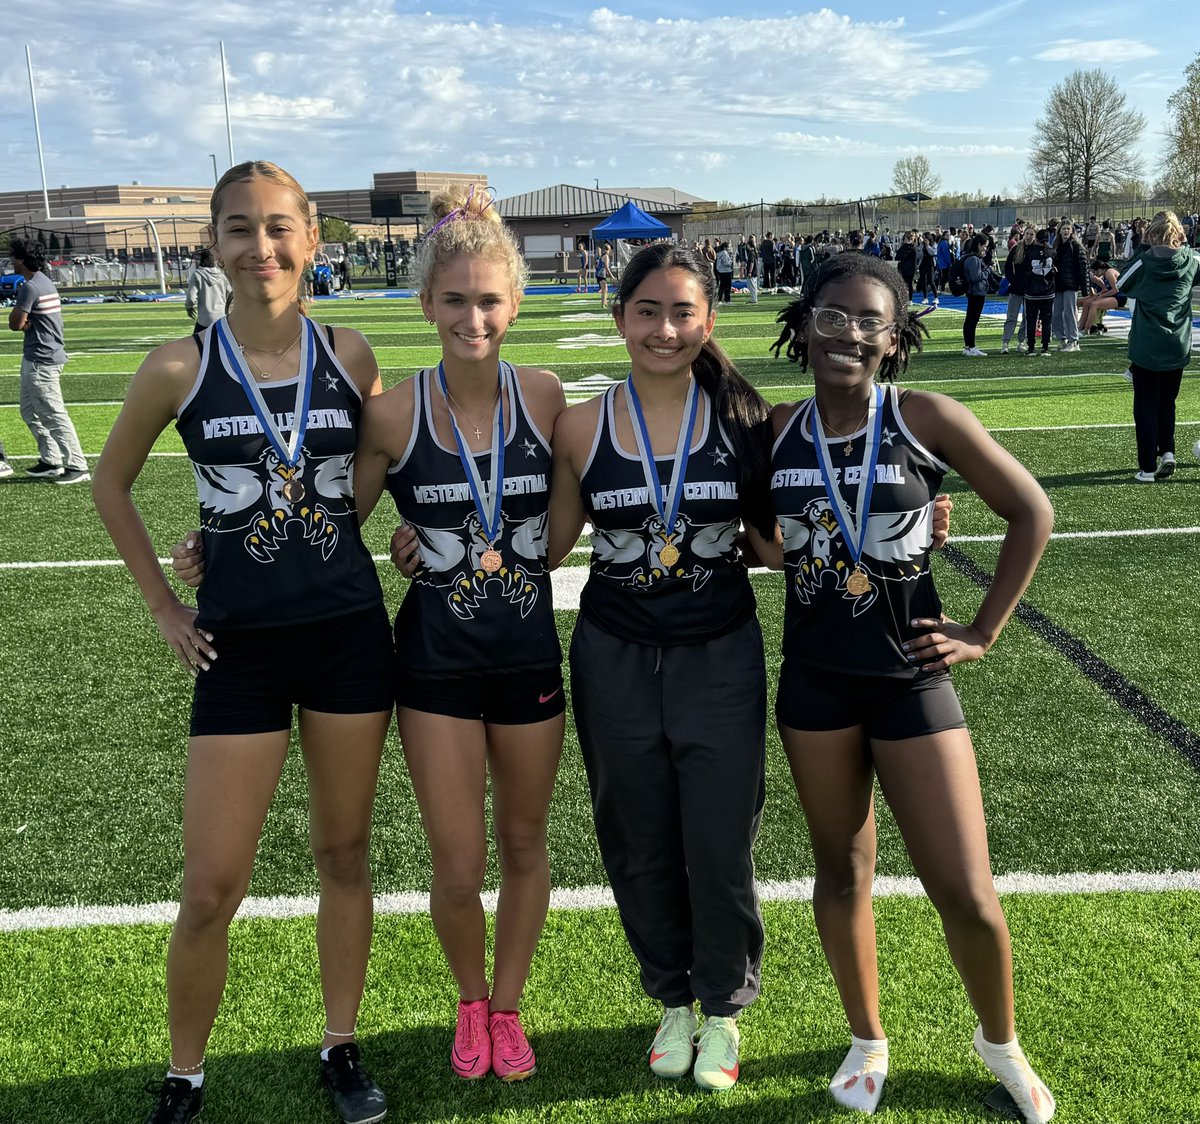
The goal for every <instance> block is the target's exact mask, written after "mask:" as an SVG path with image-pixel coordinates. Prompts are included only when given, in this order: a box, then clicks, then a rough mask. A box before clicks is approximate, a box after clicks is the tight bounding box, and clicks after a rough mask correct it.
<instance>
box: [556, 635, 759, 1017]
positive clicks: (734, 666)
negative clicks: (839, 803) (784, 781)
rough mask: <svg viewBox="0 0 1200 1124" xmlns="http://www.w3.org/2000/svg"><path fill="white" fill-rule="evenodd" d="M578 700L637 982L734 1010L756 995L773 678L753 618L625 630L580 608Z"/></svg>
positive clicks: (651, 991)
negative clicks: (678, 628) (640, 639)
mask: <svg viewBox="0 0 1200 1124" xmlns="http://www.w3.org/2000/svg"><path fill="white" fill-rule="evenodd" d="M570 661H571V702H572V706H573V707H574V710H575V725H576V729H577V730H578V733H579V744H580V746H581V748H582V750H583V760H584V764H585V766H586V767H587V775H588V784H589V786H590V787H591V792H592V811H593V813H594V815H595V821H596V840H597V842H598V843H599V845H600V854H601V857H602V858H603V859H604V867H605V870H606V871H607V872H608V879H609V882H610V884H611V885H612V889H613V896H614V897H615V898H616V902H617V908H618V910H619V911H620V914H621V922H622V924H623V925H624V926H625V935H626V937H627V938H628V939H629V947H630V948H631V949H632V950H633V954H634V956H636V957H637V960H638V963H639V964H640V965H641V979H642V987H643V988H644V989H645V991H646V994H647V995H649V996H650V997H651V998H652V999H657V1000H658V1001H659V1002H661V1003H662V1004H664V1006H667V1007H683V1006H688V1005H690V1004H691V1003H692V1002H693V1000H697V999H698V1000H699V1001H700V1009H701V1011H702V1012H703V1013H704V1014H705V1015H730V1016H732V1015H737V1014H738V1013H739V1012H740V1011H741V1010H742V1009H743V1008H745V1007H747V1006H749V1004H750V1003H751V1002H753V1000H754V998H755V997H756V996H757V995H758V990H759V973H760V968H761V964H762V952H763V921H762V912H761V910H760V909H759V905H758V894H757V892H756V890H755V888H754V862H753V858H752V856H751V849H752V847H753V844H754V837H755V834H756V833H757V832H758V824H759V820H760V818H761V816H762V808H763V800H764V797H765V768H766V766H765V748H766V716H767V680H766V669H765V666H764V662H763V649H762V632H761V630H760V629H759V627H758V621H757V619H756V618H751V619H750V620H749V621H747V622H746V623H745V624H744V625H742V626H741V627H740V628H739V629H737V630H736V631H735V632H732V633H730V634H729V635H727V636H722V637H718V638H717V639H715V640H710V641H707V642H705V643H700V644H689V645H682V646H679V647H673V648H653V647H649V646H647V645H643V644H632V643H629V642H628V641H625V640H621V639H619V638H617V637H615V636H613V635H611V634H610V633H608V632H605V631H604V630H603V629H601V628H599V627H598V626H597V625H595V624H594V623H592V621H591V620H589V619H588V618H587V617H586V616H584V615H583V614H582V613H581V614H580V616H579V620H578V622H577V623H576V625H575V635H574V637H573V638H572V640H571V655H570Z"/></svg>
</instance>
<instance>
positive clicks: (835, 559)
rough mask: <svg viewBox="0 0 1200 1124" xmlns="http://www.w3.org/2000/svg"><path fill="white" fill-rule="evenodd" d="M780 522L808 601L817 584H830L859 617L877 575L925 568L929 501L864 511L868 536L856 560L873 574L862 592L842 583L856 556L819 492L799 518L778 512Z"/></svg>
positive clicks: (904, 575)
mask: <svg viewBox="0 0 1200 1124" xmlns="http://www.w3.org/2000/svg"><path fill="white" fill-rule="evenodd" d="M779 526H780V528H781V529H782V531H783V549H784V551H785V553H786V554H789V555H791V554H794V553H797V552H798V553H799V558H797V559H796V561H795V562H791V561H789V563H788V568H789V569H793V570H794V573H793V574H792V577H791V581H792V584H793V585H794V586H795V589H796V594H797V596H799V598H800V604H802V605H808V604H810V603H811V601H812V599H813V597H814V595H815V594H816V592H817V590H818V589H819V588H820V587H821V586H823V585H832V586H833V587H834V588H835V589H839V590H841V593H842V597H843V598H844V599H845V600H847V601H850V602H851V603H852V606H853V614H854V616H856V617H857V616H858V615H859V614H860V613H864V612H866V610H867V609H869V608H870V607H871V606H872V605H873V604H874V603H875V601H876V599H877V598H878V597H879V589H880V584H879V583H880V582H881V581H916V579H917V578H919V577H920V576H921V574H922V573H924V572H925V570H926V569H927V567H928V562H927V561H926V558H925V556H926V553H927V552H928V550H929V545H930V543H931V542H932V541H933V504H932V503H929V504H928V505H927V506H925V507H921V508H918V509H917V510H916V511H901V512H897V513H893V514H880V515H875V514H872V515H869V516H868V517H867V538H866V542H865V544H864V545H863V553H862V558H861V559H860V560H859V561H860V564H861V565H862V567H863V569H864V570H866V571H867V574H868V576H869V577H870V579H871V588H870V590H868V592H866V593H864V594H863V595H862V596H860V597H855V596H854V595H853V594H852V593H850V592H849V591H848V590H847V589H846V578H847V577H849V575H850V572H851V571H852V570H853V569H854V562H853V559H852V558H851V557H850V552H849V550H847V549H846V543H845V541H844V540H843V538H842V531H841V528H840V527H839V526H838V522H837V517H836V516H835V515H834V513H833V508H831V507H830V505H829V500H828V499H826V498H825V497H824V496H821V497H818V498H817V499H814V500H811V501H809V503H808V505H807V506H806V507H805V508H804V511H803V512H802V513H801V515H800V516H799V517H798V518H797V517H795V516H786V515H785V516H781V517H780V520H779Z"/></svg>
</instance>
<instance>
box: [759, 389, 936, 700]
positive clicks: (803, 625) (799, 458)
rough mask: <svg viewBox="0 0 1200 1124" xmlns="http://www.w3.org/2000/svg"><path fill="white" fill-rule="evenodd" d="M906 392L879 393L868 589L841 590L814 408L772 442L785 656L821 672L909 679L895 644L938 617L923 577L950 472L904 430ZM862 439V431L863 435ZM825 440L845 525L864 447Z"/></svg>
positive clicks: (866, 551)
mask: <svg viewBox="0 0 1200 1124" xmlns="http://www.w3.org/2000/svg"><path fill="white" fill-rule="evenodd" d="M906 396H907V392H904V393H900V392H898V390H897V388H896V387H895V386H889V387H886V388H885V393H884V397H883V418H882V428H881V436H880V447H879V460H878V463H877V464H876V467H875V488H874V492H873V493H872V496H871V505H870V514H869V515H868V517H867V519H868V522H867V535H866V540H865V544H864V546H863V553H862V558H861V560H860V561H861V565H862V567H863V569H864V570H866V572H867V575H868V577H869V578H870V583H871V584H870V589H869V590H868V591H867V592H866V593H864V594H861V595H860V596H857V597H856V596H854V595H853V594H851V593H850V592H849V590H848V589H847V588H846V578H847V576H848V575H849V574H850V573H851V571H852V570H853V558H852V557H851V554H850V551H849V549H848V548H847V545H846V542H845V540H844V539H843V537H842V531H841V529H840V527H839V526H838V521H837V517H836V516H835V514H834V511H833V508H832V507H831V505H830V503H829V498H828V496H827V495H826V493H825V485H824V483H823V482H822V480H821V471H820V469H819V468H818V465H817V456H816V452H815V450H814V448H813V435H812V420H813V399H811V398H810V399H808V400H807V401H806V402H804V403H803V404H802V405H801V406H800V407H799V409H797V410H796V412H795V413H794V414H793V415H792V418H791V420H790V421H789V422H788V424H787V427H786V428H785V429H784V431H783V432H782V433H781V434H780V435H779V437H778V438H777V439H776V441H775V447H774V451H773V454H772V458H771V498H772V501H773V503H774V507H775V515H776V517H777V518H778V519H779V525H780V527H781V529H782V531H783V566H784V573H785V576H786V579H787V602H786V610H785V613H784V624H783V655H784V657H785V658H786V659H788V660H795V661H796V662H798V663H800V664H805V665H810V666H813V667H816V668H819V669H821V670H826V671H836V672H840V673H844V674H850V675H855V674H859V675H884V676H894V677H896V678H912V677H913V676H914V675H916V673H917V669H916V668H915V667H913V666H912V665H911V664H910V663H909V662H908V660H907V659H905V656H904V652H903V651H902V650H901V648H900V645H901V644H902V643H904V642H905V641H906V640H909V639H911V638H912V637H913V636H916V635H918V634H919V632H918V630H915V629H913V628H912V627H911V626H910V624H909V622H910V621H912V620H913V619H914V618H916V617H937V616H938V615H939V614H940V613H941V611H942V604H941V601H940V599H939V598H938V595H937V590H936V589H934V586H933V576H932V575H931V573H930V571H929V551H930V545H931V543H932V539H933V501H934V498H935V497H936V496H937V493H938V488H939V487H940V485H941V482H942V478H943V477H944V476H945V474H946V473H947V472H948V471H949V467H948V466H947V465H946V464H944V463H943V462H942V461H940V460H939V459H938V458H937V457H935V456H934V455H933V454H932V453H931V452H930V451H929V450H928V449H926V448H925V447H924V446H923V445H922V444H921V443H920V442H919V441H918V440H917V439H916V438H915V437H914V436H913V435H912V433H911V431H910V430H909V429H908V427H907V426H906V425H905V424H904V418H903V417H902V416H901V413H900V403H901V402H903V400H904V398H905V397H906ZM864 432H865V431H864ZM851 436H858V438H859V439H858V440H856V441H854V443H853V444H854V449H853V453H852V454H851V455H849V456H847V455H846V454H845V452H844V449H845V443H844V441H841V440H836V439H834V440H830V442H829V451H830V455H831V461H832V463H831V468H832V470H833V474H834V476H835V477H836V485H837V487H838V489H839V491H840V492H841V495H842V499H843V501H844V503H845V504H846V506H847V508H848V509H849V511H850V514H851V517H852V521H853V524H854V525H855V526H859V523H858V512H857V511H855V510H854V504H855V503H857V502H858V485H859V481H860V479H861V476H862V472H863V467H862V463H863V446H864V441H863V439H862V436H861V434H860V435H851Z"/></svg>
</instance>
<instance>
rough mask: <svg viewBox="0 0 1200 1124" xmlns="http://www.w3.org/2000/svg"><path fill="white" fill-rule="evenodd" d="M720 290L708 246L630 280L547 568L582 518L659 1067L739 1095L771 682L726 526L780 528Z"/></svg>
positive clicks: (605, 779) (568, 463) (620, 889)
mask: <svg viewBox="0 0 1200 1124" xmlns="http://www.w3.org/2000/svg"><path fill="white" fill-rule="evenodd" d="M715 284H716V283H715V278H714V275H713V271H712V269H711V267H710V266H709V264H708V262H707V261H705V259H704V258H703V257H702V256H701V255H699V254H696V253H694V252H693V251H691V250H688V249H686V248H684V247H679V246H674V245H669V244H663V243H660V244H657V245H653V246H649V247H647V248H645V249H643V250H641V251H640V252H639V253H638V254H637V255H636V256H635V257H634V258H633V260H632V261H631V262H630V264H629V265H628V266H627V267H626V269H625V270H624V272H623V273H622V276H621V283H620V286H619V288H618V291H617V294H616V299H615V302H614V308H613V315H614V317H615V319H616V323H617V327H618V329H619V330H620V332H621V334H622V335H623V336H624V337H625V341H626V347H627V348H628V350H629V358H630V364H631V367H632V371H631V373H630V376H629V379H628V380H627V381H626V382H624V383H620V384H618V385H617V386H614V387H612V388H611V389H610V390H608V391H607V392H606V393H605V394H604V395H602V396H600V397H598V398H594V399H592V400H591V401H588V402H584V403H582V404H580V405H578V406H573V407H571V408H570V409H568V410H566V411H565V412H564V413H563V414H562V416H561V417H560V418H559V419H558V425H557V427H556V429H555V434H554V481H553V487H552V501H551V508H550V533H551V543H550V560H551V563H552V564H554V563H557V562H559V561H561V560H562V559H563V558H564V557H565V556H566V555H567V553H568V552H569V551H570V550H571V549H572V547H574V545H575V542H576V539H577V538H578V535H579V532H580V530H581V529H582V527H583V524H584V520H585V518H586V519H588V520H590V522H591V524H592V528H593V531H592V560H591V573H590V575H589V578H588V581H587V584H586V586H585V588H584V590H583V594H582V596H581V598H580V612H579V618H578V622H577V624H576V628H575V635H574V639H573V640H572V643H571V653H570V658H571V694H572V705H573V706H574V711H575V722H576V727H577V729H578V732H579V741H580V745H581V747H582V750H583V756H584V763H585V765H586V768H587V774H588V782H589V784H590V786H591V792H592V807H593V811H594V813H595V822H596V836H597V840H598V842H599V845H600V853H601V856H602V857H603V859H604V865H605V869H606V870H607V871H608V876H609V880H610V882H611V884H612V888H613V894H614V896H615V898H616V901H617V907H618V909H619V911H620V914H621V920H622V923H623V924H624V926H625V932H626V935H627V937H628V939H629V944H630V947H631V948H632V950H633V953H634V955H635V956H636V957H637V959H638V962H639V964H640V965H641V979H642V986H643V987H644V988H645V990H646V992H647V994H648V995H650V996H651V997H652V998H654V999H657V1000H658V1001H659V1002H661V1003H662V1005H663V1017H662V1022H661V1024H660V1026H659V1028H658V1031H657V1033H656V1034H655V1036H654V1041H653V1043H652V1044H651V1048H650V1068H651V1070H653V1071H654V1072H655V1073H656V1074H658V1075H659V1076H662V1077H680V1076H682V1075H683V1074H684V1073H686V1072H688V1070H692V1071H693V1073H694V1077H695V1080H696V1082H697V1083H698V1084H699V1085H701V1086H703V1087H705V1088H709V1089H727V1088H729V1087H731V1086H732V1085H733V1084H734V1082H735V1081H736V1080H737V1076H738V1040H739V1035H738V1028H737V1024H736V1022H735V1019H736V1017H737V1016H738V1015H739V1014H740V1013H741V1011H742V1010H744V1009H745V1007H747V1006H748V1005H749V1004H750V1003H751V1002H752V1001H753V1000H754V998H755V996H756V995H757V994H758V990H759V967H760V963H761V959H762V948H763V926H762V915H761V912H760V910H759V906H758V897H757V895H756V893H755V889H754V864H753V861H752V859H751V846H752V844H753V842H754V836H755V832H756V830H757V828H758V822H759V816H760V814H761V812H762V806H763V794H764V747H765V719H766V714H765V710H766V673H765V669H764V662H763V651H762V634H761V632H760V630H759V627H758V621H757V619H756V617H755V611H754V608H755V606H754V594H753V592H752V591H751V588H750V582H749V579H748V577H747V573H746V567H745V565H744V564H743V562H742V559H741V556H740V554H739V552H738V547H737V545H736V543H735V537H736V535H737V533H738V529H739V524H740V520H741V519H742V517H743V516H746V517H747V518H748V519H750V520H752V521H755V522H757V523H759V524H760V525H762V526H763V527H764V529H768V530H769V528H770V526H771V525H772V522H773V521H772V518H771V515H770V511H769V508H768V507H767V505H766V502H765V501H766V492H765V479H766V478H765V472H766V468H767V454H768V450H767V444H766V439H765V419H766V416H767V410H766V406H765V404H764V402H763V400H762V398H761V397H759V395H758V394H757V393H756V392H755V391H754V389H753V388H752V387H751V386H750V385H749V384H748V383H747V382H746V381H745V380H744V379H743V378H742V377H741V376H740V375H739V374H738V373H737V371H736V370H735V369H734V368H733V366H732V364H731V363H730V362H729V360H728V359H727V358H726V356H725V355H724V353H723V352H722V351H721V350H720V348H718V347H717V345H716V344H715V343H714V342H713V341H712V340H711V339H710V336H711V334H712V329H713V323H714V320H715V299H716V292H715ZM747 498H749V499H751V500H754V499H757V510H754V509H753V506H752V505H751V506H750V507H748V504H747ZM697 1000H698V1001H699V1004H700V1010H701V1013H702V1014H703V1015H704V1016H705V1021H704V1024H703V1026H701V1027H700V1031H699V1035H698V1043H699V1050H698V1054H697V1056H696V1057H695V1065H694V1067H693V1054H694V1053H695V1052H696V1050H695V1046H694V1045H693V1035H694V1034H695V1032H696V1025H697V1024H696V1014H695V1011H694V1007H695V1004H696V1001H697Z"/></svg>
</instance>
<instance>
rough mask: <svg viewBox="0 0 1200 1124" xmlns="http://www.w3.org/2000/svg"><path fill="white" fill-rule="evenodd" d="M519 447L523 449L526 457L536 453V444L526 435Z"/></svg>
mask: <svg viewBox="0 0 1200 1124" xmlns="http://www.w3.org/2000/svg"><path fill="white" fill-rule="evenodd" d="M521 448H522V449H524V450H525V455H526V456H527V457H532V456H535V455H536V454H537V446H536V445H535V444H534V443H533V442H532V441H530V440H529V438H528V437H526V438H525V440H524V441H522V442H521Z"/></svg>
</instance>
